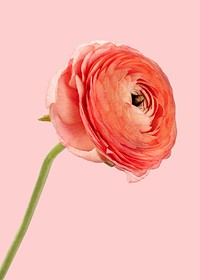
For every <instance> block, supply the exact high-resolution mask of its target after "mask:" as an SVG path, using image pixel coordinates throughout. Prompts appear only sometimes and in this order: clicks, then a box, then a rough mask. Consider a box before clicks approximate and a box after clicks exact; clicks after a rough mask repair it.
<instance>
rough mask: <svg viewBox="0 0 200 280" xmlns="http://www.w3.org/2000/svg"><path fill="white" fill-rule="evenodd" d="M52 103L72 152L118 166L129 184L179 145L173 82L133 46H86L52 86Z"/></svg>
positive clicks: (49, 94) (49, 93)
mask: <svg viewBox="0 0 200 280" xmlns="http://www.w3.org/2000/svg"><path fill="white" fill-rule="evenodd" d="M46 104H47V106H48V107H49V109H50V118H51V121H52V123H53V125H54V127H55V128H56V131H57V133H58V135H59V138H60V141H61V143H62V144H63V145H64V146H66V147H67V148H68V150H69V151H70V152H72V153H73V154H75V155H77V156H80V157H82V158H85V159H87V160H90V161H94V162H108V163H110V164H113V165H114V166H115V167H116V168H118V169H120V170H123V171H125V172H126V174H127V178H128V181H129V182H134V181H138V180H140V179H141V178H144V177H145V176H146V175H147V174H148V171H149V170H150V169H154V168H157V167H158V166H159V165H160V163H161V161H162V160H163V159H164V158H167V157H169V155H170V151H171V148H172V147H173V145H174V143H175V139H176V123H175V103H174V99H173V94H172V88H171V86H170V84H169V81H168V79H167V77H166V75H165V74H164V73H163V71H162V70H161V68H160V67H159V66H158V65H157V64H156V63H155V62H153V61H152V60H150V59H149V58H147V57H145V56H144V55H142V54H141V53H140V52H139V51H137V50H135V49H133V48H131V47H128V46H124V45H118V44H114V43H110V42H94V43H91V44H88V45H84V46H80V47H79V48H78V49H77V50H76V51H75V53H74V55H73V56H72V58H71V59H70V60H69V63H68V64H67V65H66V66H65V67H63V69H61V70H60V71H59V72H58V73H57V74H56V75H55V77H54V78H53V79H52V81H51V82H50V85H49V88H48V91H47V94H46Z"/></svg>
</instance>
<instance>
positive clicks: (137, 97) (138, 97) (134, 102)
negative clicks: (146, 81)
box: [131, 93, 144, 107]
mask: <svg viewBox="0 0 200 280" xmlns="http://www.w3.org/2000/svg"><path fill="white" fill-rule="evenodd" d="M131 98H132V105H134V106H136V107H138V106H140V104H141V103H142V102H143V101H144V97H143V96H142V95H136V94H133V93H131Z"/></svg>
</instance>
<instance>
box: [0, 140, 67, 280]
mask: <svg viewBox="0 0 200 280" xmlns="http://www.w3.org/2000/svg"><path fill="white" fill-rule="evenodd" d="M64 149H65V147H64V146H63V145H62V144H60V143H59V144H58V145H56V146H55V147H54V148H53V149H52V150H51V151H50V152H49V153H48V154H47V156H46V158H45V159H44V162H43V164H42V167H41V170H40V174H39V177H38V179H37V182H36V185H35V188H34V190H33V193H32V196H31V199H30V201H29V204H28V207H27V210H26V212H25V215H24V218H23V221H22V224H21V226H20V228H19V230H18V232H17V234H16V236H15V238H14V240H13V243H12V244H11V246H10V248H9V250H8V252H7V255H6V257H5V259H4V261H3V263H2V266H1V267H0V280H3V279H4V277H5V275H6V273H7V271H8V269H9V267H10V265H11V263H12V261H13V259H14V257H15V254H16V253H17V250H18V248H19V246H20V244H21V242H22V240H23V238H24V236H25V234H26V231H27V229H28V227H29V224H30V222H31V219H32V217H33V214H34V212H35V208H36V206H37V204H38V201H39V198H40V195H41V193H42V190H43V187H44V184H45V182H46V179H47V176H48V174H49V170H50V168H51V165H52V162H53V160H54V159H55V157H56V156H57V155H58V154H59V153H60V152H62V151H63V150H64Z"/></svg>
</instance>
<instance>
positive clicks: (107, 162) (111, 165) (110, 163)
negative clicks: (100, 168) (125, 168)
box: [104, 161, 114, 167]
mask: <svg viewBox="0 0 200 280" xmlns="http://www.w3.org/2000/svg"><path fill="white" fill-rule="evenodd" d="M104 163H105V164H107V165H108V166H110V167H113V166H114V164H113V163H112V162H110V161H104Z"/></svg>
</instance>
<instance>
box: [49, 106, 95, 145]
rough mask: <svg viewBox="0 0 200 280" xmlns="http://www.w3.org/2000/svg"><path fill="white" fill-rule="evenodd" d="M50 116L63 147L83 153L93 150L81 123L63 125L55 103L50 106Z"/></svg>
mask: <svg viewBox="0 0 200 280" xmlns="http://www.w3.org/2000/svg"><path fill="white" fill-rule="evenodd" d="M50 115H51V121H52V123H53V125H54V127H55V129H56V131H57V133H58V136H59V138H60V140H61V142H62V144H63V145H64V146H66V147H69V146H71V147H74V148H76V149H80V150H84V151H90V150H92V149H94V144H93V143H92V142H91V140H90V139H89V137H88V136H87V134H86V131H85V128H84V126H83V123H82V122H81V121H79V122H77V123H73V124H65V123H64V122H63V121H62V119H61V118H60V115H59V113H58V110H57V104H56V103H53V104H52V105H51V107H50Z"/></svg>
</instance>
